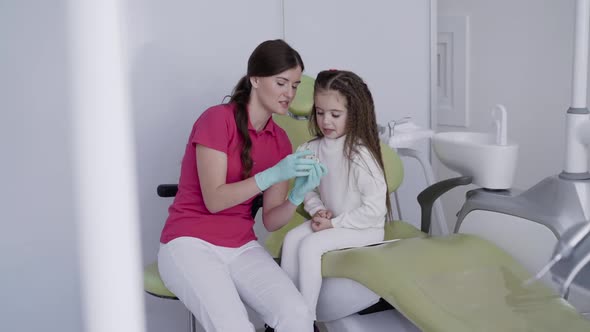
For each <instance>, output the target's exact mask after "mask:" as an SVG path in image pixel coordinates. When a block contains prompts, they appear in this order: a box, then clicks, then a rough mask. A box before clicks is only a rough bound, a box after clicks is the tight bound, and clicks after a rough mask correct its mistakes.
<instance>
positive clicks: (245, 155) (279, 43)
mask: <svg viewBox="0 0 590 332" xmlns="http://www.w3.org/2000/svg"><path fill="white" fill-rule="evenodd" d="M296 67H300V68H301V70H302V71H303V70H304V69H305V67H304V65H303V60H302V59H301V56H300V55H299V53H298V52H297V51H296V50H295V49H293V48H292V47H291V46H289V44H287V43H286V42H285V41H284V40H281V39H275V40H267V41H265V42H262V43H261V44H260V45H258V46H257V47H256V48H255V49H254V51H253V52H252V54H251V55H250V58H249V59H248V71H247V73H246V75H245V76H244V77H242V78H241V79H240V80H239V81H238V84H236V86H235V88H234V90H233V92H232V95H231V96H230V100H229V102H230V103H235V104H236V111H235V113H234V118H235V120H236V125H237V127H238V133H239V135H240V138H241V140H242V149H241V150H242V152H241V154H240V159H241V161H242V179H245V178H248V177H249V176H250V172H251V171H252V157H251V156H250V150H251V149H252V140H250V134H249V133H248V102H249V101H250V92H251V91H252V85H251V83H250V77H268V76H273V75H276V74H279V73H282V72H284V71H285V70H289V69H292V68H296Z"/></svg>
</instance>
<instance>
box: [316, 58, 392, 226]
mask: <svg viewBox="0 0 590 332" xmlns="http://www.w3.org/2000/svg"><path fill="white" fill-rule="evenodd" d="M330 90H332V91H337V92H339V93H340V94H341V95H342V96H343V97H344V98H345V99H346V109H347V110H348V113H347V118H346V129H345V132H346V138H345V140H344V155H345V157H346V159H347V160H348V162H349V163H350V162H351V160H352V158H353V156H354V155H356V154H358V153H359V151H358V150H357V146H358V145H359V144H361V145H363V146H365V147H366V148H367V150H369V152H370V153H371V155H372V157H373V158H374V159H375V160H376V161H377V163H378V164H379V167H380V168H381V171H383V177H384V178H385V167H384V165H383V157H382V155H381V144H380V140H379V128H378V126H377V116H376V114H375V104H374V102H373V96H372V95H371V91H370V90H369V87H368V86H367V84H366V83H365V82H364V81H363V79H362V78H360V77H359V76H358V75H356V74H355V73H353V72H350V71H344V70H333V69H331V70H325V71H322V72H320V73H319V74H318V76H317V78H316V80H315V85H314V94H318V93H321V92H325V91H330ZM316 119H317V115H316V109H315V105H314V107H313V110H312V112H311V116H310V118H309V130H310V132H311V134H312V135H313V136H316V137H323V134H322V131H321V130H320V128H319V126H318V124H317V120H316ZM348 169H350V167H349V168H348ZM385 180H386V181H387V179H385ZM386 190H387V189H386ZM385 205H386V206H387V216H386V217H387V220H388V221H389V220H393V213H392V210H391V201H390V199H389V192H387V193H386V196H385Z"/></svg>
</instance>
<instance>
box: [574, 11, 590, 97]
mask: <svg viewBox="0 0 590 332" xmlns="http://www.w3.org/2000/svg"><path fill="white" fill-rule="evenodd" d="M589 18H590V4H589V1H588V0H578V1H577V2H576V25H575V37H574V38H575V39H574V67H573V82H572V105H571V107H573V108H584V107H586V93H587V91H586V86H587V84H588V25H589V24H590V22H588V19H589Z"/></svg>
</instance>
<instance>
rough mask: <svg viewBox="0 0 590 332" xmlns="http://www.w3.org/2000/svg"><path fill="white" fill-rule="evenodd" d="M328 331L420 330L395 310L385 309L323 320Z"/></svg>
mask: <svg viewBox="0 0 590 332" xmlns="http://www.w3.org/2000/svg"><path fill="white" fill-rule="evenodd" d="M324 326H325V327H326V329H327V330H328V332H367V326H370V329H371V330H370V331H371V332H394V331H395V332H420V330H419V329H418V328H417V327H416V326H415V325H414V324H412V323H411V322H410V321H409V320H407V319H406V318H405V317H404V316H403V315H401V314H400V313H399V312H397V311H395V310H386V311H381V312H376V313H373V314H368V315H359V314H354V315H350V316H347V317H344V318H342V319H338V320H335V321H331V322H325V323H324Z"/></svg>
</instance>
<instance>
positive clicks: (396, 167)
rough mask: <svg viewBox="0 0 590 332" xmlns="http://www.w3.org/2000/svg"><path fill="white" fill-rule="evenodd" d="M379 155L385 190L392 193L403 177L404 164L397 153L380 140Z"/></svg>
mask: <svg viewBox="0 0 590 332" xmlns="http://www.w3.org/2000/svg"><path fill="white" fill-rule="evenodd" d="M381 157H382V158H383V167H384V168H385V179H386V180H387V191H388V192H390V193H392V192H394V191H396V190H397V188H399V186H400V185H401V184H402V180H403V178H404V165H403V163H402V160H401V158H400V157H399V155H398V154H397V153H396V152H395V151H393V149H392V148H390V147H389V146H388V145H387V144H385V143H383V142H381Z"/></svg>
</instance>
